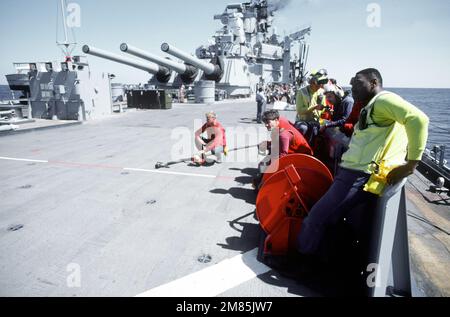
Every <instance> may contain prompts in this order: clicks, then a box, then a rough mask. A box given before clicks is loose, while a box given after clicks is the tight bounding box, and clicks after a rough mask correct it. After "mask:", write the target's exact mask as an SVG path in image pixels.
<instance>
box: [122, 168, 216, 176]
mask: <svg viewBox="0 0 450 317" xmlns="http://www.w3.org/2000/svg"><path fill="white" fill-rule="evenodd" d="M124 170H126V171H134V172H145V173H154V174H166V175H178V176H192V177H204V178H216V177H217V176H216V175H206V174H192V173H178V172H164V171H156V170H146V169H141V168H124Z"/></svg>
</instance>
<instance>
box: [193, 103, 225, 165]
mask: <svg viewBox="0 0 450 317" xmlns="http://www.w3.org/2000/svg"><path fill="white" fill-rule="evenodd" d="M205 132H206V137H203V136H202V135H203V133H205ZM195 146H196V147H197V149H198V150H199V151H200V152H199V153H197V154H195V155H194V156H193V157H192V161H193V162H194V163H196V164H198V165H203V164H205V163H214V161H215V162H217V163H221V162H222V155H223V154H225V155H227V151H228V149H227V139H226V135H225V128H224V127H223V126H222V125H221V124H220V123H219V121H218V120H217V115H216V113H214V112H213V111H210V112H208V113H207V114H206V123H205V124H204V125H203V126H202V127H201V128H200V129H198V130H197V131H196V132H195ZM208 152H211V154H212V155H209V156H207V154H208Z"/></svg>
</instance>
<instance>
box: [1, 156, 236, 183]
mask: <svg viewBox="0 0 450 317" xmlns="http://www.w3.org/2000/svg"><path fill="white" fill-rule="evenodd" d="M0 160H8V161H19V162H33V163H48V164H53V165H61V166H68V167H81V168H99V169H116V170H125V171H133V172H144V173H153V174H162V175H175V176H189V177H202V178H223V179H225V177H224V176H217V175H208V174H194V173H181V172H169V171H158V170H150V169H142V168H129V167H119V166H110V165H104V164H87V163H76V162H64V161H46V160H32V159H23V158H14V157H3V156H0ZM230 179H231V178H230Z"/></svg>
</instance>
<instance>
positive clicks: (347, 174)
mask: <svg viewBox="0 0 450 317" xmlns="http://www.w3.org/2000/svg"><path fill="white" fill-rule="evenodd" d="M351 85H352V93H353V97H354V99H355V101H361V102H362V103H363V105H365V106H364V108H363V109H362V110H361V115H360V119H359V122H358V124H357V126H356V128H355V132H354V134H353V136H352V139H351V142H350V145H349V150H348V151H347V152H346V153H345V154H344V156H343V157H342V163H341V168H340V170H339V171H338V173H337V175H336V178H335V180H334V182H333V184H332V185H331V187H330V189H329V190H328V192H327V193H326V194H325V195H324V196H323V197H322V198H321V199H320V200H319V201H318V202H317V203H316V204H315V205H314V206H313V208H312V209H311V210H310V212H309V214H308V216H307V217H306V218H305V220H304V222H303V224H302V229H301V231H300V234H299V236H298V237H297V238H298V239H297V242H298V250H299V251H300V253H301V254H303V255H316V256H317V255H318V256H320V257H325V258H329V257H330V256H331V257H333V255H332V254H331V253H332V252H333V251H332V250H337V245H336V241H338V240H339V235H338V234H336V233H335V232H334V230H336V228H337V227H338V226H337V224H338V223H339V222H340V221H342V219H344V218H346V224H347V225H348V226H349V227H350V228H351V229H352V230H351V231H352V232H353V237H352V238H353V239H354V241H359V242H360V243H359V248H360V249H359V250H360V251H361V252H364V250H367V249H368V241H369V234H368V233H369V232H370V231H371V228H372V226H371V225H372V223H371V222H372V219H373V217H372V213H373V210H374V208H370V206H373V204H374V203H375V202H376V199H377V198H378V196H377V195H375V194H372V193H369V192H366V191H364V190H363V189H364V185H365V184H366V183H367V182H368V180H369V178H370V176H371V173H372V170H373V167H374V166H373V165H376V164H378V165H380V164H383V165H384V166H387V167H389V169H390V172H389V173H388V175H387V183H388V184H396V183H398V182H400V181H401V180H402V179H404V178H405V177H407V176H408V175H410V174H412V173H413V172H414V169H415V168H416V167H417V165H418V163H419V161H420V159H421V157H422V154H423V152H424V150H425V145H426V142H427V138H428V121H429V120H428V117H427V116H426V115H425V114H424V113H423V112H422V111H420V110H419V109H417V108H416V107H415V106H413V105H412V104H410V103H409V102H407V101H405V100H404V99H403V98H401V97H400V96H398V95H396V94H394V93H391V92H387V91H384V90H383V79H382V77H381V74H380V73H379V71H378V70H376V69H373V68H369V69H365V70H362V71H360V72H358V73H357V74H356V76H355V77H354V78H353V79H352V81H351ZM357 206H359V207H361V206H365V208H355V207H357ZM307 258H308V257H307ZM360 269H364V268H360Z"/></svg>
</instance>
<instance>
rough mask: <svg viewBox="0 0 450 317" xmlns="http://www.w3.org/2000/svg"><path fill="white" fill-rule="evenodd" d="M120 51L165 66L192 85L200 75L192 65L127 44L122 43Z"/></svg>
mask: <svg viewBox="0 0 450 317" xmlns="http://www.w3.org/2000/svg"><path fill="white" fill-rule="evenodd" d="M120 50H121V51H122V52H125V53H128V54H131V55H134V56H137V57H139V58H143V59H145V60H148V61H151V62H154V63H157V64H159V65H163V66H164V67H167V68H169V69H172V70H174V71H176V72H177V73H180V77H181V80H182V81H183V82H184V83H187V84H191V83H192V82H194V80H195V78H196V77H197V75H198V69H197V68H195V67H194V66H192V65H185V64H182V63H178V62H174V61H172V60H170V59H167V58H162V57H159V56H157V55H154V54H151V53H149V52H146V51H144V50H141V49H139V48H137V47H134V46H131V45H128V44H126V43H122V44H121V45H120Z"/></svg>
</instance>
